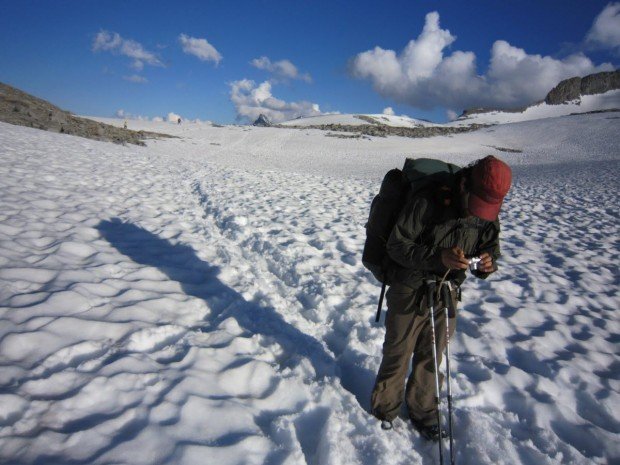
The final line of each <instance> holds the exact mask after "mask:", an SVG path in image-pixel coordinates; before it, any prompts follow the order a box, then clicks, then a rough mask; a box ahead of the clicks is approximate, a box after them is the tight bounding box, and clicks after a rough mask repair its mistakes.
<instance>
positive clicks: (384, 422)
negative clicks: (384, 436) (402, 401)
mask: <svg viewBox="0 0 620 465" xmlns="http://www.w3.org/2000/svg"><path fill="white" fill-rule="evenodd" d="M392 428H394V425H393V424H392V422H391V421H390V420H381V429H382V430H385V431H388V430H391V429H392Z"/></svg>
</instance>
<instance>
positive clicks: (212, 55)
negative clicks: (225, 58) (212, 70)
mask: <svg viewBox="0 0 620 465" xmlns="http://www.w3.org/2000/svg"><path fill="white" fill-rule="evenodd" d="M179 42H180V43H181V46H182V47H183V51H184V52H185V53H187V54H188V55H194V56H195V57H197V58H198V59H199V60H200V61H212V62H214V63H215V64H216V65H217V64H219V62H220V61H221V60H222V55H221V54H220V52H218V51H217V50H216V49H215V47H214V46H213V45H211V44H210V43H209V42H208V41H207V39H199V38H197V37H189V36H188V35H186V34H181V35H180V36H179Z"/></svg>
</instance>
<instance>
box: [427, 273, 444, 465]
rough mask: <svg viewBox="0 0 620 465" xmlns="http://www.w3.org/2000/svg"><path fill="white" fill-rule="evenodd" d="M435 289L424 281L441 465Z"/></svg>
mask: <svg viewBox="0 0 620 465" xmlns="http://www.w3.org/2000/svg"><path fill="white" fill-rule="evenodd" d="M435 287H436V283H435V281H434V280H432V279H429V280H427V281H426V292H427V303H428V308H429V312H430V319H431V341H432V344H433V360H434V362H435V394H436V395H435V403H436V405H437V428H439V441H437V444H438V445H439V465H443V447H442V445H441V443H442V438H441V412H440V411H439V407H440V404H439V364H438V363H437V346H436V345H435Z"/></svg>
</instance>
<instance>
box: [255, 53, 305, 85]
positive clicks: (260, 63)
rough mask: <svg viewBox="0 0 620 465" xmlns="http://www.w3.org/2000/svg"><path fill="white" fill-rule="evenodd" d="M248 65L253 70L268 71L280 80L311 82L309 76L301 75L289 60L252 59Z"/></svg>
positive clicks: (263, 57)
mask: <svg viewBox="0 0 620 465" xmlns="http://www.w3.org/2000/svg"><path fill="white" fill-rule="evenodd" d="M250 64H251V65H252V66H254V67H255V68H258V69H262V70H265V71H269V72H270V73H273V74H274V75H275V76H276V77H277V78H279V79H282V80H288V79H300V80H302V81H306V82H312V77H311V76H310V74H308V73H304V74H301V73H300V72H299V70H298V69H297V67H296V66H295V65H294V64H293V63H291V62H290V61H289V60H280V61H271V60H270V59H269V58H267V57H265V56H262V57H260V58H254V59H253V60H252V61H250Z"/></svg>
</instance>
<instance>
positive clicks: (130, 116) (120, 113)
mask: <svg viewBox="0 0 620 465" xmlns="http://www.w3.org/2000/svg"><path fill="white" fill-rule="evenodd" d="M114 116H115V117H117V118H123V119H135V120H139V121H149V120H150V119H151V118H149V117H148V116H142V115H134V114H133V113H129V112H127V111H125V110H123V109H122V108H121V109H120V110H116V113H114Z"/></svg>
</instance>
